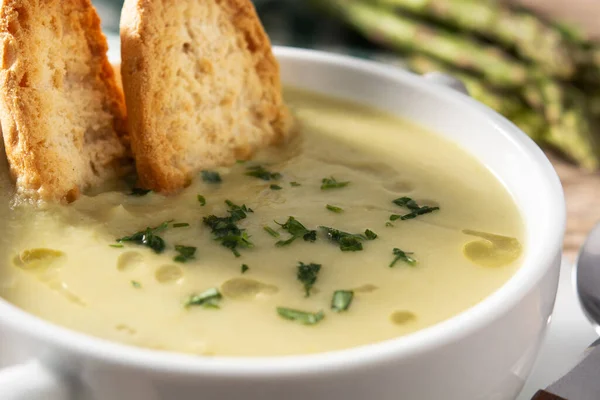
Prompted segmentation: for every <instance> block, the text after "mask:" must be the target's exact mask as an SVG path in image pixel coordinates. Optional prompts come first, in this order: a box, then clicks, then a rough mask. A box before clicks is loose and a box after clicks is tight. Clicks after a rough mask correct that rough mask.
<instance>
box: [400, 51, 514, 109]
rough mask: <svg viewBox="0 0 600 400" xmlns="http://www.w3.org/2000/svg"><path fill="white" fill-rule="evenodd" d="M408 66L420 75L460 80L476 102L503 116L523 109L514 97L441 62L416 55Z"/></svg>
mask: <svg viewBox="0 0 600 400" xmlns="http://www.w3.org/2000/svg"><path fill="white" fill-rule="evenodd" d="M407 65H408V67H409V68H410V69H412V70H413V71H414V72H416V73H418V74H426V73H429V72H434V71H438V72H444V73H448V74H450V75H452V76H454V77H455V78H457V79H460V80H461V81H462V82H463V83H464V84H465V86H466V87H467V89H468V90H469V94H470V95H471V96H472V97H473V98H475V99H476V100H478V101H480V102H482V103H484V104H486V105H487V106H488V107H490V108H492V109H494V110H495V111H496V112H498V113H499V114H502V115H505V116H507V115H510V114H513V113H515V112H516V111H517V110H519V109H521V108H522V107H523V104H522V102H521V101H520V99H518V98H517V97H516V96H514V95H512V94H511V95H508V96H502V95H500V94H498V93H497V92H496V91H495V90H494V89H492V88H490V87H488V86H486V85H485V84H483V83H482V82H481V81H480V80H479V79H477V78H476V77H474V76H473V75H470V74H468V73H466V72H464V71H460V70H457V69H455V68H453V67H452V66H450V65H448V64H445V63H442V62H439V61H437V60H435V59H432V58H430V57H427V56H423V55H421V54H415V55H412V56H410V57H409V58H408V59H407Z"/></svg>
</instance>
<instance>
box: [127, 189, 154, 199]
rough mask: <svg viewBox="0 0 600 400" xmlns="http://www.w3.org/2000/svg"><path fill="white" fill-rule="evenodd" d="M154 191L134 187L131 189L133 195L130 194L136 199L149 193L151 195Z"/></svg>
mask: <svg viewBox="0 0 600 400" xmlns="http://www.w3.org/2000/svg"><path fill="white" fill-rule="evenodd" d="M151 191H152V190H150V189H142V188H139V187H134V188H133V189H131V193H129V195H130V196H136V197H142V196H145V195H147V194H148V193H150V192H151Z"/></svg>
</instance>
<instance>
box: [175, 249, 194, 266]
mask: <svg viewBox="0 0 600 400" xmlns="http://www.w3.org/2000/svg"><path fill="white" fill-rule="evenodd" d="M175 251H176V252H178V253H179V254H178V255H177V256H175V258H173V261H177V262H180V263H185V262H188V261H190V260H193V259H194V258H196V257H195V256H196V248H195V247H192V246H182V245H176V246H175Z"/></svg>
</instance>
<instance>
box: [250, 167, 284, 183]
mask: <svg viewBox="0 0 600 400" xmlns="http://www.w3.org/2000/svg"><path fill="white" fill-rule="evenodd" d="M246 169H247V171H246V175H247V176H253V177H255V178H258V179H262V180H263V181H270V180H271V179H274V180H276V179H280V178H281V174H280V173H279V172H269V171H267V170H266V169H265V168H264V167H263V166H262V165H254V166H251V167H248V168H246Z"/></svg>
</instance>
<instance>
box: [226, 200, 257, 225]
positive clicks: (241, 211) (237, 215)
mask: <svg viewBox="0 0 600 400" xmlns="http://www.w3.org/2000/svg"><path fill="white" fill-rule="evenodd" d="M225 204H227V205H228V206H229V213H230V214H231V218H233V219H235V221H239V220H241V219H244V218H246V215H247V214H248V213H253V212H254V210H252V209H251V208H250V207H246V205H245V204H242V205H241V206H238V205H237V204H235V203H233V202H232V201H231V200H225Z"/></svg>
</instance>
